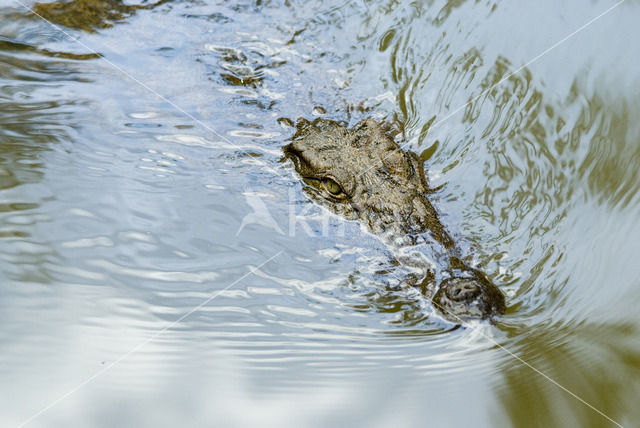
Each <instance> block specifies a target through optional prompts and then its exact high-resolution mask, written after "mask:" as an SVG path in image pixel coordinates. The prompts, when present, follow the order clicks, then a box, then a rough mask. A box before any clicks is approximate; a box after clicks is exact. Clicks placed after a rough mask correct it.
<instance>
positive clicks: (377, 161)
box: [283, 119, 506, 322]
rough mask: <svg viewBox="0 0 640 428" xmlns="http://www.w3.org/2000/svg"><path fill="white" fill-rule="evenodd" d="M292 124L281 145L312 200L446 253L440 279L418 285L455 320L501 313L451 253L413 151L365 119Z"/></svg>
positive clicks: (489, 287) (490, 290)
mask: <svg viewBox="0 0 640 428" xmlns="http://www.w3.org/2000/svg"><path fill="white" fill-rule="evenodd" d="M296 128H297V130H296V132H295V134H294V135H293V137H292V139H291V143H290V144H288V145H286V146H285V147H284V148H283V150H284V153H285V157H286V158H288V159H290V160H291V161H292V162H293V165H294V167H295V169H296V171H297V172H298V174H299V175H300V177H301V178H302V181H303V182H304V184H305V186H304V190H305V192H306V193H307V194H308V195H309V196H310V197H311V198H312V199H313V200H314V201H316V202H318V203H319V204H321V205H323V206H325V207H327V208H328V209H329V210H330V211H332V212H334V213H336V214H338V215H341V216H343V217H345V218H347V219H350V220H358V221H360V222H362V223H364V224H365V225H366V226H367V227H368V228H369V229H370V230H371V231H372V232H373V233H375V234H377V235H380V236H382V237H383V238H386V239H387V240H389V241H393V242H396V243H400V244H409V245H410V244H415V243H418V242H420V240H421V239H424V235H425V234H430V236H431V237H432V238H433V240H435V241H436V243H437V244H438V245H441V246H442V247H443V248H444V250H445V251H446V252H447V253H448V254H449V265H448V266H447V267H446V270H447V272H448V273H449V274H448V275H446V279H444V280H443V281H442V282H441V284H440V285H439V287H437V291H436V292H435V293H433V292H430V293H429V292H425V294H430V296H429V297H431V298H432V302H433V304H434V307H436V308H437V309H438V310H439V311H440V312H441V313H442V314H443V315H444V316H445V317H446V318H448V319H450V320H452V321H456V322H460V321H463V320H466V319H486V318H493V317H495V316H497V315H501V314H503V313H504V312H505V307H506V305H505V298H504V295H503V294H502V292H501V291H500V289H499V288H498V287H496V286H495V285H494V284H493V283H491V281H490V280H489V279H488V278H487V277H486V275H484V274H483V273H482V272H480V271H478V270H476V269H473V268H471V267H469V266H467V265H466V264H465V263H464V262H463V261H462V260H460V259H459V258H458V257H457V256H456V251H457V250H456V247H455V243H454V241H453V239H452V238H451V237H450V236H449V234H448V233H447V231H446V230H445V228H444V226H443V225H442V223H441V222H440V220H439V218H438V214H437V212H436V210H435V209H434V207H433V205H432V204H431V202H429V200H428V199H427V194H429V193H430V192H431V191H430V189H429V187H428V185H427V182H426V178H425V175H424V169H423V165H422V162H421V161H420V159H419V158H418V156H417V155H416V154H415V153H412V152H408V151H403V150H402V149H401V147H400V146H399V145H398V144H397V143H396V142H395V141H394V140H393V138H392V137H391V136H390V135H388V134H387V133H386V132H385V130H384V129H383V128H382V127H381V126H380V125H379V124H378V123H377V122H375V121H373V120H364V121H362V122H360V123H358V124H357V125H355V126H354V127H353V128H346V127H345V126H343V125H342V124H340V123H338V122H334V121H331V120H325V119H316V120H314V121H313V122H309V121H307V120H305V119H299V120H298V123H297V124H296ZM431 242H433V241H431ZM430 282H433V275H430V274H427V276H426V278H425V279H424V280H423V283H422V285H423V287H422V288H423V291H424V290H427V289H429V290H432V289H433V287H431V286H425V284H429V283H430ZM430 285H433V284H430Z"/></svg>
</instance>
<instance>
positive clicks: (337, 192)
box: [322, 177, 346, 197]
mask: <svg viewBox="0 0 640 428" xmlns="http://www.w3.org/2000/svg"><path fill="white" fill-rule="evenodd" d="M322 183H323V184H324V188H325V189H326V190H327V192H329V193H331V195H332V196H335V197H343V196H346V195H345V194H344V192H343V191H342V187H340V185H339V184H338V183H336V181H335V180H333V179H331V178H328V177H325V178H323V179H322Z"/></svg>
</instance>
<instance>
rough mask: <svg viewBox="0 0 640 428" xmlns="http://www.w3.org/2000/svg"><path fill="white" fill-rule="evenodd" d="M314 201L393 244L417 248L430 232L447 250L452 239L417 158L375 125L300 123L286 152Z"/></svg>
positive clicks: (371, 122)
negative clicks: (400, 241) (397, 240)
mask: <svg viewBox="0 0 640 428" xmlns="http://www.w3.org/2000/svg"><path fill="white" fill-rule="evenodd" d="M284 152H285V155H286V157H288V158H289V159H291V160H292V161H293V164H294V165H295V168H296V171H297V172H298V174H300V176H301V177H302V180H303V181H304V183H305V187H304V189H305V191H306V192H307V193H308V194H309V196H310V197H311V198H312V199H314V200H315V201H316V202H318V203H320V204H322V205H324V206H325V207H327V208H328V209H329V210H331V211H332V212H334V213H336V214H339V215H341V216H343V217H345V218H347V219H350V220H360V221H361V222H363V223H364V224H365V225H366V226H368V227H369V229H370V230H371V231H373V232H374V233H376V234H379V235H384V236H386V237H388V238H391V239H392V240H395V239H393V238H394V237H395V238H398V237H401V238H403V239H405V242H406V240H408V241H409V242H411V243H414V242H415V240H416V239H417V238H418V237H419V236H420V234H424V232H426V231H430V232H431V233H432V234H433V237H434V238H435V239H436V240H437V241H439V242H440V243H443V244H444V245H445V246H449V247H450V246H452V244H453V242H452V241H451V238H449V236H448V235H447V234H446V232H445V231H444V228H443V227H442V225H441V224H440V222H439V221H438V216H437V213H436V211H435V209H434V208H433V206H432V205H431V203H430V202H429V200H428V199H427V198H426V196H425V195H426V193H428V191H429V189H428V187H427V183H426V181H425V176H424V170H423V168H422V163H421V162H420V160H419V158H418V157H417V156H416V155H415V154H414V153H411V152H405V151H403V150H402V149H401V148H400V146H399V145H398V144H397V143H395V142H394V141H393V139H392V138H391V137H390V136H389V135H387V134H386V133H385V132H384V130H383V129H382V128H381V127H380V125H378V124H377V123H376V122H374V121H373V120H365V121H362V122H360V123H359V124H357V125H356V126H355V127H354V128H351V129H347V128H346V127H344V126H342V125H340V124H339V123H337V122H334V121H330V120H323V119H316V120H314V121H313V122H308V121H307V120H304V119H299V120H298V123H297V132H296V133H295V135H294V136H293V138H292V141H291V143H290V144H288V145H287V146H285V147H284Z"/></svg>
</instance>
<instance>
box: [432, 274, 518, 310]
mask: <svg viewBox="0 0 640 428" xmlns="http://www.w3.org/2000/svg"><path fill="white" fill-rule="evenodd" d="M433 304H434V306H435V307H436V308H437V309H438V310H439V311H440V312H442V314H443V315H444V316H445V317H446V318H448V319H450V320H452V321H454V322H462V321H465V320H468V319H478V318H480V319H487V318H493V317H495V316H499V315H503V314H504V312H505V309H506V305H505V299H504V294H502V292H501V291H500V290H499V289H498V287H496V286H495V285H493V284H492V283H491V282H490V281H489V280H488V279H486V278H485V277H484V275H482V274H480V273H476V274H475V275H474V276H473V277H452V278H447V279H445V280H444V281H442V284H440V288H439V289H438V291H437V292H436V294H435V296H433Z"/></svg>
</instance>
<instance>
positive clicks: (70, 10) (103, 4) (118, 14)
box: [31, 0, 170, 32]
mask: <svg viewBox="0 0 640 428" xmlns="http://www.w3.org/2000/svg"><path fill="white" fill-rule="evenodd" d="M168 1H170V0H161V1H159V2H157V3H152V4H144V5H141V4H126V3H124V2H122V1H120V0H72V1H67V2H51V3H36V4H35V5H33V7H32V8H31V10H32V11H33V14H34V15H35V16H34V19H38V18H44V19H46V20H47V21H49V22H52V23H54V24H58V25H63V26H65V27H69V28H74V29H77V30H84V31H88V32H94V31H96V30H97V29H100V28H109V27H111V26H113V24H114V23H117V22H122V21H124V19H126V18H127V17H129V16H131V15H133V14H134V13H135V12H136V11H137V10H141V9H152V8H154V7H156V6H160V5H161V4H163V3H167V2H168Z"/></svg>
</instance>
